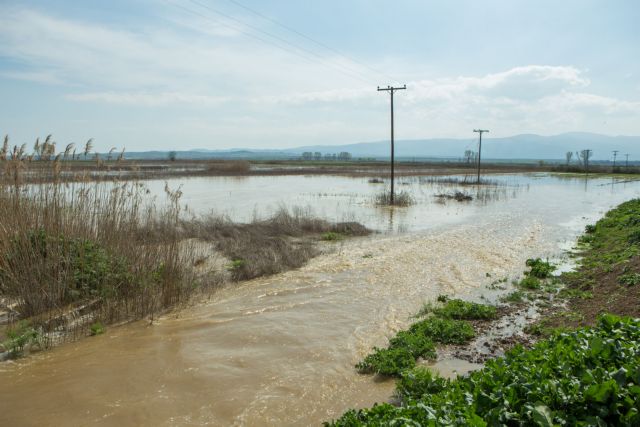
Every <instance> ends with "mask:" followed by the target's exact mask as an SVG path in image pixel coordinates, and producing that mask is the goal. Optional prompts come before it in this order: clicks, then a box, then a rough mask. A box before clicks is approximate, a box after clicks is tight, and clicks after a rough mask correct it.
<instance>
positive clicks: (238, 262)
mask: <svg viewBox="0 0 640 427" xmlns="http://www.w3.org/2000/svg"><path fill="white" fill-rule="evenodd" d="M246 265H247V261H245V260H243V259H241V258H239V259H234V260H231V262H230V263H229V264H227V270H229V271H238V270H240V269H241V268H243V267H245V266H246Z"/></svg>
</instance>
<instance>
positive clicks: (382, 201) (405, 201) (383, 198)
mask: <svg viewBox="0 0 640 427" xmlns="http://www.w3.org/2000/svg"><path fill="white" fill-rule="evenodd" d="M415 202H416V201H415V199H414V198H413V196H412V195H411V194H410V193H408V192H407V191H400V192H398V193H395V194H394V197H393V206H402V207H406V206H411V205H413V204H415ZM375 204H376V205H378V206H391V193H389V192H388V191H385V192H382V193H379V194H377V195H376V197H375Z"/></svg>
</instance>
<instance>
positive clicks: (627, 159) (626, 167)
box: [624, 154, 629, 169]
mask: <svg viewBox="0 0 640 427" xmlns="http://www.w3.org/2000/svg"><path fill="white" fill-rule="evenodd" d="M625 157H626V160H625V162H624V168H625V169H629V155H628V154H625Z"/></svg>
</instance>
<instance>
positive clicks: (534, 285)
mask: <svg viewBox="0 0 640 427" xmlns="http://www.w3.org/2000/svg"><path fill="white" fill-rule="evenodd" d="M518 286H520V287H522V288H525V289H529V290H538V289H540V288H542V282H540V279H538V278H537V277H535V276H526V277H524V278H523V279H522V280H520V282H518Z"/></svg>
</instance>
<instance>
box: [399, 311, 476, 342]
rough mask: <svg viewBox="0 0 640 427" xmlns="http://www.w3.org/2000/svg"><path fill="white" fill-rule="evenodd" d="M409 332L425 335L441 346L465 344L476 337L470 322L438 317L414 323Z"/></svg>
mask: <svg viewBox="0 0 640 427" xmlns="http://www.w3.org/2000/svg"><path fill="white" fill-rule="evenodd" d="M409 331H411V332H413V333H417V334H421V335H424V336H426V337H428V338H431V339H432V340H433V341H434V342H438V343H441V344H464V343H466V342H467V341H469V340H470V339H471V338H473V337H475V335H476V334H475V331H474V330H473V327H472V326H471V325H470V324H469V323H468V322H465V321H462V320H452V319H441V318H438V317H429V318H428V319H425V320H421V321H420V322H417V323H414V324H413V325H411V327H410V328H409Z"/></svg>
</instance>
